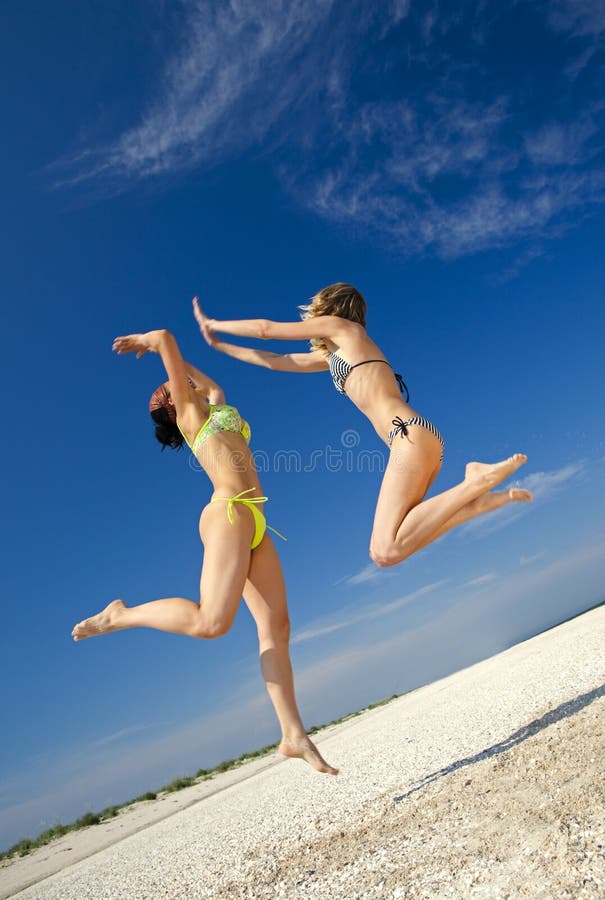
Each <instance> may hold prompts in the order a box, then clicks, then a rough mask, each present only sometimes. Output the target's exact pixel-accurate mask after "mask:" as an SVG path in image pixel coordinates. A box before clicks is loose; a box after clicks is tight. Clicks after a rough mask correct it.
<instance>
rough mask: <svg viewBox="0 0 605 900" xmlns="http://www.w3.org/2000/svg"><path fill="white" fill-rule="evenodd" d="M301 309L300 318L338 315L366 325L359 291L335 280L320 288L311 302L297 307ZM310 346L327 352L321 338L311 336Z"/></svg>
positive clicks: (364, 305)
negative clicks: (333, 282)
mask: <svg viewBox="0 0 605 900" xmlns="http://www.w3.org/2000/svg"><path fill="white" fill-rule="evenodd" d="M298 308H299V309H300V311H301V319H303V320H304V319H310V318H312V317H315V316H340V317H341V319H349V320H350V321H351V322H357V323H358V324H359V325H363V327H364V328H365V327H366V302H365V300H364V299H363V296H362V295H361V294H360V293H359V291H358V290H357V289H356V288H354V287H353V285H352V284H346V283H345V282H343V281H337V282H336V284H329V285H328V286H327V287H325V288H322V290H321V291H318V293H317V294H315V295H314V296H313V297H311V302H310V303H307V304H306V305H304V306H299V307H298ZM311 346H312V347H313V349H314V350H322V351H323V352H324V353H327V352H328V348H327V346H326V342H325V341H324V340H323V338H312V339H311Z"/></svg>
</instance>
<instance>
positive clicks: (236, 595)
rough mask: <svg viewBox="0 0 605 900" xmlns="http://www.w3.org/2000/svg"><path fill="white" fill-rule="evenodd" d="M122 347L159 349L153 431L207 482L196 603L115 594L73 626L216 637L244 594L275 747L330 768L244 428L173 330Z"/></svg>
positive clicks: (85, 630)
mask: <svg viewBox="0 0 605 900" xmlns="http://www.w3.org/2000/svg"><path fill="white" fill-rule="evenodd" d="M113 349H114V350H115V351H116V352H117V353H119V354H123V353H136V356H137V359H139V358H140V357H141V356H143V355H144V354H145V353H147V352H153V353H157V354H158V355H159V356H160V358H161V360H162V362H163V364H164V367H165V369H166V373H167V376H168V381H167V382H165V383H164V384H162V385H160V387H159V388H157V390H155V391H154V393H153V394H152V397H151V400H150V403H149V408H150V412H151V415H152V418H153V419H154V421H155V423H156V436H157V438H158V439H159V440H160V442H161V443H162V444H163V445H165V446H171V447H180V446H181V445H182V443H183V442H186V443H187V445H188V446H189V447H190V449H191V451H192V453H193V454H194V455H195V457H196V459H197V460H198V462H199V464H200V465H201V466H202V468H203V469H204V471H205V472H206V474H207V475H208V477H209V478H210V481H211V482H212V486H213V488H214V491H213V494H212V497H211V499H210V502H209V503H208V505H207V506H205V507H204V509H203V510H202V514H201V516H200V524H199V530H200V537H201V540H202V543H203V545H204V561H203V566H202V574H201V580H200V602H199V603H196V602H194V601H193V600H186V599H185V598H183V597H169V598H164V599H161V600H152V601H151V602H149V603H142V604H141V605H139V606H132V607H127V606H126V605H125V604H124V603H123V601H122V600H114V601H113V602H112V603H110V604H109V605H108V606H107V607H106V608H105V609H104V610H102V611H101V612H100V613H98V614H97V615H95V616H92V617H91V618H89V619H85V620H84V621H83V622H80V623H79V624H78V625H76V626H75V628H74V629H73V631H72V635H73V638H74V640H76V641H79V640H83V639H84V638H89V637H93V636H95V635H100V634H107V633H109V632H112V631H122V630H123V629H126V628H156V629H158V630H159V631H168V632H171V633H173V634H184V635H188V636H190V637H195V638H217V637H220V636H221V635H223V634H225V633H226V632H227V631H228V630H229V629H230V628H231V625H232V624H233V620H234V619H235V614H236V612H237V609H238V606H239V603H240V600H241V598H242V596H243V597H244V600H245V602H246V604H247V606H248V608H249V610H250V612H251V613H252V616H253V618H254V620H255V622H256V626H257V629H258V639H259V645H260V659H261V669H262V674H263V678H264V680H265V683H266V685H267V690H268V692H269V696H270V698H271V702H272V703H273V706H274V708H275V712H276V714H277V718H278V720H279V723H280V726H281V731H282V739H281V743H280V745H279V751H280V752H281V753H282V754H283V755H285V756H290V757H297V758H300V759H304V760H305V761H306V762H307V763H309V764H310V765H311V766H312V767H313V768H315V769H317V770H318V771H319V772H326V773H329V774H332V775H335V774H336V773H337V769H334V768H332V766H330V765H328V763H326V761H325V760H324V759H323V758H322V757H321V755H320V754H319V751H318V750H317V748H316V747H315V745H314V744H313V743H312V742H311V741H310V740H309V738H308V737H307V735H306V733H305V730H304V726H303V723H302V721H301V718H300V714H299V711H298V707H297V705H296V698H295V693H294V682H293V676H292V666H291V663H290V656H289V650H288V644H289V636H290V623H289V619H288V608H287V603H286V590H285V585H284V579H283V574H282V569H281V565H280V562H279V557H278V555H277V552H276V550H275V547H274V545H273V541H272V540H271V538H270V537H269V535H268V534H267V533H266V530H267V524H266V521H265V516H264V503H265V502H266V500H267V498H266V497H264V496H263V492H262V489H261V486H260V483H259V480H258V475H257V472H256V468H255V466H254V461H253V459H252V454H251V453H250V450H249V449H248V441H249V439H250V428H249V426H248V423H247V422H245V421H244V419H242V417H241V416H240V414H239V412H238V411H237V409H236V408H235V407H234V406H229V405H228V404H226V403H225V396H224V393H223V391H222V390H221V388H220V387H219V386H218V385H217V384H216V383H215V382H214V381H212V379H211V378H209V377H208V376H207V375H204V374H203V373H202V372H200V371H199V370H198V369H196V368H194V367H193V366H191V365H190V364H189V363H187V362H185V360H184V359H183V357H182V356H181V353H180V351H179V348H178V345H177V343H176V341H175V339H174V337H173V336H172V334H170V332H168V331H164V330H159V331H149V332H147V334H131V335H127V336H126V337H119V338H116V339H115V341H114V344H113Z"/></svg>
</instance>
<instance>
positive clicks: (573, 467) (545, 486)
mask: <svg viewBox="0 0 605 900" xmlns="http://www.w3.org/2000/svg"><path fill="white" fill-rule="evenodd" d="M585 471H586V462H585V461H584V460H580V461H578V462H575V463H570V464H569V465H567V466H563V467H562V468H560V469H554V470H553V471H552V472H532V474H531V475H527V476H526V477H525V478H522V479H520V481H519V482H518V486H519V487H520V488H525V489H526V490H528V491H531V493H532V494H533V497H534V502H536V501H537V500H538V501H539V500H547V499H548V498H549V497H552V496H553V495H554V494H557V493H558V492H559V491H560V490H562V489H563V488H564V487H566V486H568V485H569V484H570V482H575V481H577V480H578V478H580V477H581V476H582V475H583V474H584V472H585Z"/></svg>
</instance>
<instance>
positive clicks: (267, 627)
mask: <svg viewBox="0 0 605 900" xmlns="http://www.w3.org/2000/svg"><path fill="white" fill-rule="evenodd" d="M258 641H259V644H260V646H261V647H264V646H266V645H268V644H270V645H273V646H275V645H276V644H278V645H279V644H287V643H288V642H289V641H290V619H289V618H288V616H287V615H282V616H273V617H271V618H270V619H269V620H268V621H267V622H263V623H262V625H259V626H258Z"/></svg>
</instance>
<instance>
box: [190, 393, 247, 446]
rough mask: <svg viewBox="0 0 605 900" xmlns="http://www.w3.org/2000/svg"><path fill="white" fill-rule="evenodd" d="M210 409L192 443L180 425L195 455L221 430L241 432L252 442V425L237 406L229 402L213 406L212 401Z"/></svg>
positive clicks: (245, 438)
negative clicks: (230, 404) (243, 417)
mask: <svg viewBox="0 0 605 900" xmlns="http://www.w3.org/2000/svg"><path fill="white" fill-rule="evenodd" d="M209 410H210V411H209V413H208V418H207V419H206V421H205V422H204V424H203V425H202V427H201V428H200V430H199V431H198V433H197V434H196V436H195V439H194V441H193V443H192V444H190V443H189V441H188V440H187V438H186V437H185V435H184V434H183V431H182V430H181V427H180V425H179V426H178V428H179V431H180V432H181V434H182V435H183V437H184V438H185V443H186V444H187V446H188V447H189V449H190V450H191V452H192V453H193V455H194V456H195V455H196V454H197V451H198V450H199V449H200V447H201V446H202V445H203V444H205V443H206V441H207V440H208V438H210V437H212V435H213V434H219V432H221V431H232V432H234V433H235V434H241V436H242V437H243V438H244V440H245V441H246V443H247V444H249V443H250V435H251V431H250V426H249V425H248V423H247V422H246V420H245V419H242V417H241V416H240V414H239V412H238V411H237V409H236V408H235V406H229V404H228V403H222V404H220V405H218V406H213V405H212V403H211V404H210V405H209ZM177 425H178V423H177Z"/></svg>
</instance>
